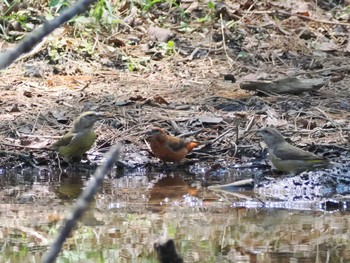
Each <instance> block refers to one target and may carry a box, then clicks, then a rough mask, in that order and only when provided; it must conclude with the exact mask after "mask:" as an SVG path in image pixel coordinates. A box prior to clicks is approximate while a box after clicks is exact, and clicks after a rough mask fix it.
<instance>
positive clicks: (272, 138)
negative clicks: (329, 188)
mask: <svg viewBox="0 0 350 263" xmlns="http://www.w3.org/2000/svg"><path fill="white" fill-rule="evenodd" d="M258 134H259V135H260V136H261V137H262V138H263V140H264V141H265V143H266V145H267V147H268V149H269V159H270V160H271V162H272V164H273V167H274V168H275V169H276V170H278V171H281V172H284V173H289V174H298V173H301V172H304V171H308V170H315V169H318V168H326V167H328V166H329V165H330V164H331V162H330V161H329V160H327V159H325V158H323V157H320V156H318V155H316V154H314V153H311V152H308V151H304V150H302V149H300V148H298V147H296V146H293V145H291V144H289V143H288V142H287V141H286V140H285V138H284V137H283V135H282V134H281V133H280V132H279V131H278V130H276V129H274V128H271V127H266V128H262V129H260V130H259V131H258Z"/></svg>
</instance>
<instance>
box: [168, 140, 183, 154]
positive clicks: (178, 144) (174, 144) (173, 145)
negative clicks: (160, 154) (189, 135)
mask: <svg viewBox="0 0 350 263" xmlns="http://www.w3.org/2000/svg"><path fill="white" fill-rule="evenodd" d="M166 144H167V146H168V147H169V148H170V149H171V150H172V151H174V152H176V151H179V150H181V149H183V148H186V142H185V141H184V140H182V139H180V138H175V137H172V138H171V140H168V141H167V143H166Z"/></svg>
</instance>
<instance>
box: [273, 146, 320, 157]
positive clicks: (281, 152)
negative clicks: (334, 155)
mask: <svg viewBox="0 0 350 263" xmlns="http://www.w3.org/2000/svg"><path fill="white" fill-rule="evenodd" d="M273 153H274V155H275V156H276V157H278V158H279V159H281V160H323V158H322V157H320V156H318V155H316V154H313V153H311V152H307V151H304V150H302V149H300V148H298V147H295V146H293V145H291V144H289V143H287V142H285V143H281V144H280V145H278V146H277V147H276V148H275V149H274V150H273Z"/></svg>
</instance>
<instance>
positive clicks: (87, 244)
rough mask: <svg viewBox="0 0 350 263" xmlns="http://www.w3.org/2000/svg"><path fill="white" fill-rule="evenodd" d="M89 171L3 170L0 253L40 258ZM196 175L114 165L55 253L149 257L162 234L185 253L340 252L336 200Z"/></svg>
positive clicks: (332, 257)
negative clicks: (217, 186) (210, 183)
mask: <svg viewBox="0 0 350 263" xmlns="http://www.w3.org/2000/svg"><path fill="white" fill-rule="evenodd" d="M91 174H92V172H91V171H82V170H79V171H78V170H75V171H74V170H73V171H72V170H71V171H67V172H65V173H63V174H61V175H59V172H58V171H51V170H49V169H47V168H45V169H38V170H35V171H33V170H17V171H16V172H14V171H13V172H11V173H8V172H7V173H6V172H3V173H2V174H1V178H0V186H1V189H2V190H1V193H0V201H1V203H0V226H1V227H0V244H1V253H0V262H40V260H41V257H42V255H43V253H44V252H45V250H46V248H47V246H48V245H49V244H50V241H51V240H52V239H53V238H54V236H55V235H56V234H57V232H58V230H59V227H60V224H61V223H62V219H63V218H64V216H65V215H66V214H67V213H68V212H69V210H70V208H71V205H72V204H73V203H74V200H75V199H76V198H77V196H78V195H79V193H80V192H81V190H82V189H83V188H84V186H85V185H86V184H87V180H88V179H89V177H90V175H91ZM200 181H201V179H200V178H199V176H196V175H193V174H191V175H190V174H186V173H184V172H181V171H177V172H168V173H161V172H153V173H146V172H145V171H143V170H139V171H134V172H132V173H120V172H117V171H115V172H114V174H113V176H110V177H109V178H106V180H105V183H104V185H103V189H101V191H100V192H99V193H98V195H97V196H96V198H95V200H94V202H93V203H92V204H91V207H90V210H89V211H88V212H87V213H86V215H85V216H84V218H83V219H82V220H81V221H80V222H79V224H78V226H77V227H76V228H75V231H74V233H73V234H72V236H71V237H70V238H69V239H68V240H67V241H66V243H65V245H64V250H63V251H62V253H61V254H60V256H59V258H58V260H57V262H85V263H86V262H157V260H156V256H155V253H154V249H153V244H154V243H155V242H157V241H160V240H164V239H165V238H172V239H174V241H175V244H176V247H177V250H178V252H179V253H180V254H181V255H182V256H183V257H184V260H185V262H350V241H349V237H348V236H349V235H348V233H349V231H350V228H349V226H350V217H349V213H348V212H346V209H343V210H342V211H340V210H338V209H335V210H334V211H332V212H327V211H324V210H322V207H321V206H318V205H315V203H313V204H310V203H305V202H304V203H297V202H294V203H289V206H288V203H281V202H277V201H271V202H265V203H262V202H260V201H259V200H258V199H256V198H254V192H253V191H251V190H245V191H242V192H239V193H232V192H226V191H217V190H216V191H214V190H210V189H207V188H205V187H201V183H200ZM278 207H288V208H290V209H281V208H278Z"/></svg>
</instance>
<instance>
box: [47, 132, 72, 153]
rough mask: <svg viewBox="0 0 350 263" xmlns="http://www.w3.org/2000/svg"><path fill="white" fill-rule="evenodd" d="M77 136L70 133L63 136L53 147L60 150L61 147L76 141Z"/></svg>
mask: <svg viewBox="0 0 350 263" xmlns="http://www.w3.org/2000/svg"><path fill="white" fill-rule="evenodd" d="M75 135H76V133H71V132H69V133H67V134H65V135H63V136H62V137H61V138H60V139H59V140H58V141H57V142H55V143H54V144H52V146H51V147H52V148H54V149H57V150H58V149H59V148H60V147H61V146H67V145H68V144H70V143H71V141H72V140H73V139H74V137H75Z"/></svg>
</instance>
